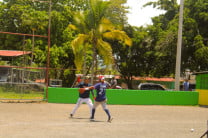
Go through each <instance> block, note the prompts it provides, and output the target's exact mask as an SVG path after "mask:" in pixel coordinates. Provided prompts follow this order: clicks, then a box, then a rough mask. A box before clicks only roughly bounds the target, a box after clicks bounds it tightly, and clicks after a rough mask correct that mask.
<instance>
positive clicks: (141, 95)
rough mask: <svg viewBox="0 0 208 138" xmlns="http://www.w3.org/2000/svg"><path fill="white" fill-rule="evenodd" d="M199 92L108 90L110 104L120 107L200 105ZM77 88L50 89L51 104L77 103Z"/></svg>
mask: <svg viewBox="0 0 208 138" xmlns="http://www.w3.org/2000/svg"><path fill="white" fill-rule="evenodd" d="M198 96H199V94H198V92H191V91H188V92H187V91H148V90H116V89H108V90H107V97H108V104H119V105H198ZM77 99H78V91H77V88H54V87H49V88H48V102H49V103H71V104H74V103H76V101H77Z"/></svg>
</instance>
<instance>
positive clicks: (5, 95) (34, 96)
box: [0, 92, 44, 99]
mask: <svg viewBox="0 0 208 138" xmlns="http://www.w3.org/2000/svg"><path fill="white" fill-rule="evenodd" d="M43 97H44V94H43V93H27V94H21V93H15V92H0V98H1V99H5V98H6V99H43Z"/></svg>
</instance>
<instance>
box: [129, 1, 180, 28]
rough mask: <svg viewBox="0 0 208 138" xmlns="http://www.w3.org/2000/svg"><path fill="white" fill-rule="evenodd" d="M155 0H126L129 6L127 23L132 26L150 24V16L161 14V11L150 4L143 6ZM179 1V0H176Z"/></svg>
mask: <svg viewBox="0 0 208 138" xmlns="http://www.w3.org/2000/svg"><path fill="white" fill-rule="evenodd" d="M150 1H157V0H127V6H129V14H127V17H128V23H129V24H130V25H132V26H146V25H148V24H152V21H151V17H154V16H158V15H159V14H162V13H163V11H161V10H158V9H155V8H153V7H152V6H147V7H145V8H144V7H143V5H144V4H146V3H147V2H150ZM177 1H178V3H180V0H177Z"/></svg>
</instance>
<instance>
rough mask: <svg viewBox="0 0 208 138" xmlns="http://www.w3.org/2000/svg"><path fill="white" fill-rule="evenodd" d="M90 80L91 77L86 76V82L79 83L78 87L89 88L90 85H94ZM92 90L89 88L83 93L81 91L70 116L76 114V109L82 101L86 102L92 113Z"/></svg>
mask: <svg viewBox="0 0 208 138" xmlns="http://www.w3.org/2000/svg"><path fill="white" fill-rule="evenodd" d="M89 81H90V78H89V77H85V78H84V82H81V83H79V84H78V87H79V88H88V87H90V86H92V85H91V84H89ZM90 91H91V92H92V90H91V89H88V90H86V91H84V92H83V93H79V98H78V100H77V103H76V105H75V107H74V109H73V110H72V112H71V113H70V117H73V116H74V114H75V112H76V110H77V109H78V108H79V106H80V105H81V104H82V103H86V104H87V105H88V106H89V108H90V113H91V111H92V107H93V104H92V100H91V99H90ZM92 94H93V93H92ZM93 97H94V94H93Z"/></svg>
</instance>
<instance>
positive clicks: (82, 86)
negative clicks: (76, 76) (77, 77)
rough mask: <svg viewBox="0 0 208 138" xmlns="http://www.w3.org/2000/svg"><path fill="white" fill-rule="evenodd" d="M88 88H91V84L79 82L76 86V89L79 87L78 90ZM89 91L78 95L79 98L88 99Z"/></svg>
mask: <svg viewBox="0 0 208 138" xmlns="http://www.w3.org/2000/svg"><path fill="white" fill-rule="evenodd" d="M90 86H92V85H91V84H86V83H83V82H81V83H79V84H78V86H77V87H79V88H85V87H90ZM90 91H91V90H86V91H85V92H84V93H82V94H81V93H79V97H81V98H89V97H90Z"/></svg>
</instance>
